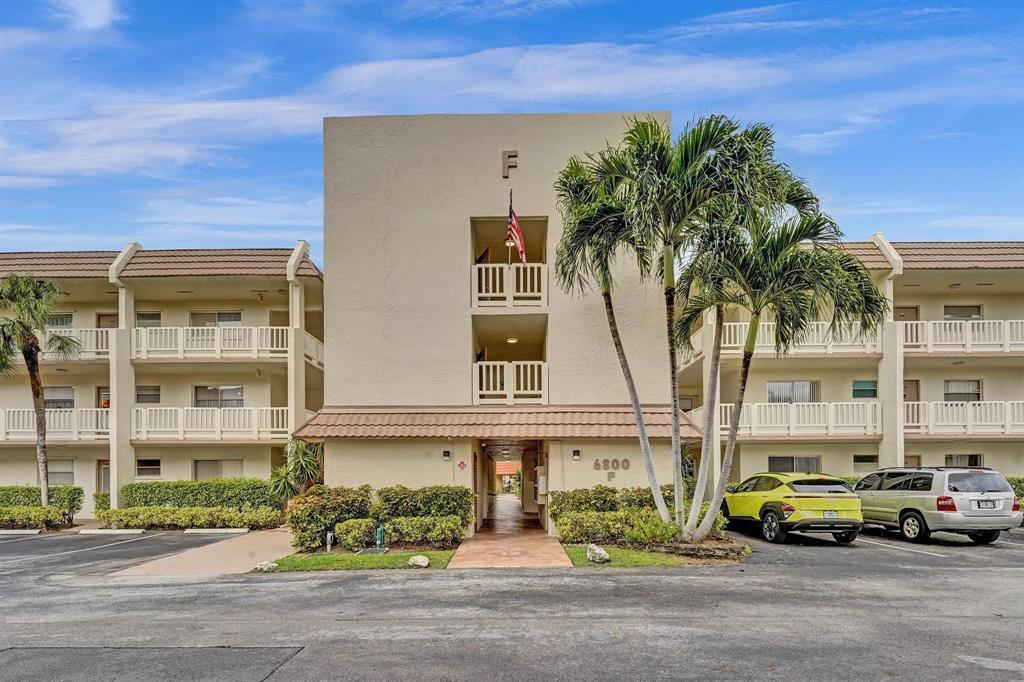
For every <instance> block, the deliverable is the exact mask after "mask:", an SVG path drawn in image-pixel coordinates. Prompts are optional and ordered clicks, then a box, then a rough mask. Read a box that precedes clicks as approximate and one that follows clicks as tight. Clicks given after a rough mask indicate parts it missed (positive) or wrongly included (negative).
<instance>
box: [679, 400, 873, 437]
mask: <svg viewBox="0 0 1024 682" xmlns="http://www.w3.org/2000/svg"><path fill="white" fill-rule="evenodd" d="M719 409H720V410H721V411H720V412H719V418H720V419H721V429H722V434H723V435H724V434H726V433H728V432H729V423H730V420H731V418H732V409H733V406H732V405H731V404H726V405H719ZM881 412H882V406H881V404H879V403H877V402H844V403H746V404H744V405H743V412H742V413H741V414H740V426H739V430H738V431H737V435H738V436H739V437H741V438H743V437H751V436H874V435H878V434H880V433H881ZM687 416H688V417H689V418H690V420H691V421H693V422H694V423H695V424H697V426H698V427H702V426H703V422H704V408H703V407H698V408H696V409H694V410H690V411H689V412H688V413H687Z"/></svg>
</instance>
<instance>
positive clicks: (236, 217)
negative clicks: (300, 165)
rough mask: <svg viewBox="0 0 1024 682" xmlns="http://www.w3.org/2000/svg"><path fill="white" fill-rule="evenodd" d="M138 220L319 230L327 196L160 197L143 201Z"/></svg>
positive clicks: (166, 223) (169, 223)
mask: <svg viewBox="0 0 1024 682" xmlns="http://www.w3.org/2000/svg"><path fill="white" fill-rule="evenodd" d="M136 220H137V221H138V222H142V223H161V224H165V225H175V224H181V225H186V226H187V225H207V226H209V225H225V226H230V225H240V226H268V227H269V226H284V227H311V228H316V229H317V231H319V228H320V226H321V225H323V197H321V196H312V197H301V198H295V197H275V198H269V199H252V198H248V197H237V196H211V197H156V198H151V199H148V200H146V201H144V202H143V204H142V208H141V213H140V215H139V217H138V218H137V219H136Z"/></svg>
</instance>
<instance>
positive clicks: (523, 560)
mask: <svg viewBox="0 0 1024 682" xmlns="http://www.w3.org/2000/svg"><path fill="white" fill-rule="evenodd" d="M571 566H572V561H570V560H569V557H568V556H567V555H566V553H565V550H564V549H562V543H560V542H559V541H558V540H557V539H556V538H554V537H551V536H550V535H548V534H547V531H546V530H544V528H543V527H541V525H540V522H539V521H538V520H537V518H536V515H535V514H529V515H528V514H524V513H523V507H522V504H521V503H520V501H519V500H518V499H517V498H516V497H515V496H513V495H508V494H504V495H499V496H498V498H497V500H495V503H494V506H493V507H492V509H491V513H490V518H489V519H488V520H487V521H486V522H485V523H484V527H483V528H481V529H480V530H479V531H477V533H476V534H475V535H474V536H473V537H471V538H466V539H465V540H463V541H462V544H461V545H459V548H458V549H457V550H456V551H455V555H454V556H453V557H452V560H451V561H450V562H448V568H557V567H571Z"/></svg>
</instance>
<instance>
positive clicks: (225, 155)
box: [0, 0, 1024, 254]
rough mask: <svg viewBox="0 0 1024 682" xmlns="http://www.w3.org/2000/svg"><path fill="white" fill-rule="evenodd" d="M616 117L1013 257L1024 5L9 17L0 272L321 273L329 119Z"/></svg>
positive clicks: (179, 11)
mask: <svg viewBox="0 0 1024 682" xmlns="http://www.w3.org/2000/svg"><path fill="white" fill-rule="evenodd" d="M627 109H638V110H641V109H659V110H661V109H667V110H670V111H671V112H672V113H673V118H674V121H675V125H676V127H677V128H678V127H679V126H680V125H681V124H682V123H683V122H685V121H686V120H688V119H690V118H691V117H693V116H696V115H701V114H706V113H726V114H730V115H732V116H735V117H738V118H739V119H741V120H743V121H747V122H755V121H757V122H766V123H769V124H771V125H772V126H773V127H774V129H775V131H776V137H777V140H778V144H779V150H778V151H779V155H780V156H781V157H782V158H783V160H785V161H786V162H787V163H789V164H790V165H791V166H792V167H793V169H794V170H795V171H796V172H797V173H799V174H800V175H802V176H804V177H805V178H807V179H808V180H809V182H810V183H811V186H812V187H813V188H814V190H815V191H816V192H817V193H818V194H819V195H820V196H821V197H822V199H823V201H824V203H825V207H826V209H827V210H828V211H829V212H830V213H831V214H832V215H834V216H835V217H836V218H837V219H838V220H839V222H840V224H841V226H842V227H843V229H844V230H845V232H846V234H847V237H848V238H850V239H864V238H867V237H869V236H870V235H871V234H872V233H873V232H875V231H878V230H881V231H884V232H885V233H886V235H888V236H889V237H890V238H891V239H899V240H923V239H941V240H950V239H966V238H970V239H1024V3H1022V2H1021V1H1020V0H1011V1H1007V2H998V1H988V2H976V3H964V2H948V3H946V2H939V1H936V2H923V3H917V2H906V3H898V2H878V3H872V2H834V3H829V2H792V3H784V4H765V3H757V2H696V1H694V2H643V1H639V0H632V1H624V2H616V1H614V0H594V1H588V0H480V1H478V2H470V1H469V0H395V1H393V2H379V3H378V2H359V1H351V2H345V1H338V2H319V1H316V0H308V1H297V2H284V1H273V2H272V1H269V0H263V1H252V2H214V1H212V0H211V1H205V0H204V1H201V2H198V1H194V0H178V1H176V2H156V1H155V0H146V1H143V0H6V2H4V3H2V4H0V119H2V127H0V249H2V250H28V249H38V248H42V249H64V248H75V249H79V248H120V247H121V246H122V245H123V244H125V243H126V242H128V241H132V240H138V241H141V242H142V243H143V245H145V246H147V247H149V248H158V247H201V246H225V247H227V246H272V245H274V246H279V245H288V244H291V243H293V242H294V241H295V240H296V239H299V238H304V239H308V240H309V241H310V242H311V244H312V245H313V248H314V252H315V253H317V254H319V252H320V248H321V229H322V178H321V167H322V160H321V139H320V136H321V119H322V118H323V117H324V116H343V115H356V114H395V113H436V112H446V113H473V112H527V111H590V110H627ZM581 151H584V150H581Z"/></svg>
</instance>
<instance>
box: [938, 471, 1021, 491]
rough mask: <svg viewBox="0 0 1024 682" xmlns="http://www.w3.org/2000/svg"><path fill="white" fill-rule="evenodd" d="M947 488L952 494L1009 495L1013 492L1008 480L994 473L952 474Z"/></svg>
mask: <svg viewBox="0 0 1024 682" xmlns="http://www.w3.org/2000/svg"><path fill="white" fill-rule="evenodd" d="M946 487H947V488H948V489H949V491H950V492H951V493H1008V492H1011V491H1012V490H1013V488H1011V487H1010V484H1009V483H1007V482H1006V479H1005V478H1003V477H1002V476H1000V475H999V474H997V473H996V472H994V471H965V472H963V473H951V474H950V475H949V480H948V481H947V482H946Z"/></svg>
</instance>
